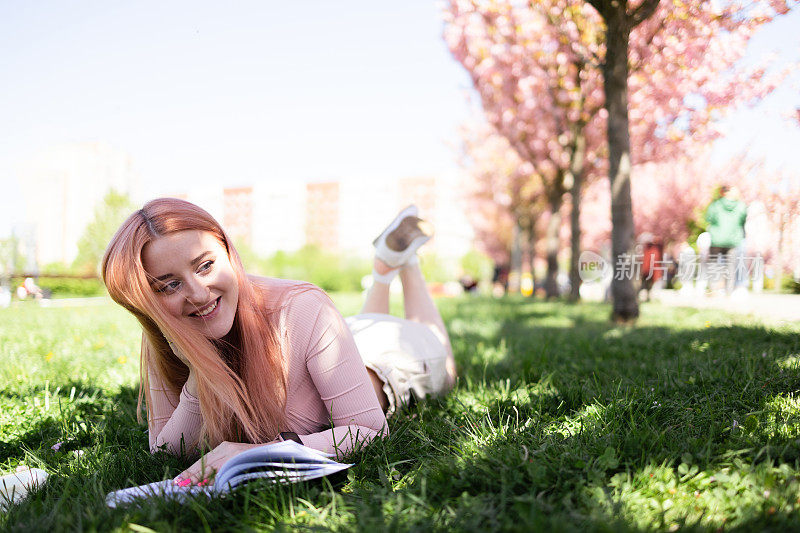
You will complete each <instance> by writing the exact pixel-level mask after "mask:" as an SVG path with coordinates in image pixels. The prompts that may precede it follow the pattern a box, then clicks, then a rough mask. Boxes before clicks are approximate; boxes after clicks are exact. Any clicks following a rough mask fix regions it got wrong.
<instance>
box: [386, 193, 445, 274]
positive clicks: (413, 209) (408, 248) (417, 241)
mask: <svg viewBox="0 0 800 533" xmlns="http://www.w3.org/2000/svg"><path fill="white" fill-rule="evenodd" d="M417 212H418V210H417V206H415V205H410V206H408V207H406V208H405V209H403V210H402V211H400V213H399V214H398V215H397V216H396V217H395V219H394V220H393V221H392V222H391V223H390V224H389V225H388V226H387V227H386V229H385V230H383V233H381V234H380V235H379V236H378V238H377V239H375V240H374V241H373V242H372V244H373V245H374V246H375V257H377V258H378V259H380V260H381V261H383V262H384V263H386V264H387V265H388V266H390V267H392V268H397V267H400V266H403V265H404V264H406V262H408V260H409V259H411V258H412V257H413V256H414V254H416V253H417V249H418V248H419V247H420V246H422V245H423V244H425V243H426V242H428V241H429V240H430V238H431V237H432V236H433V226H432V225H431V224H430V223H429V222H426V221H424V220H422V219H421V218H419V217H418V216H417Z"/></svg>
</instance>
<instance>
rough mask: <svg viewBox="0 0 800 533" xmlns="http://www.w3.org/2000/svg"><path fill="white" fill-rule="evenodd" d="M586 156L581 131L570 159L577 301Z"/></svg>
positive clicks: (572, 292) (572, 294)
mask: <svg viewBox="0 0 800 533" xmlns="http://www.w3.org/2000/svg"><path fill="white" fill-rule="evenodd" d="M585 158H586V136H585V135H584V133H583V131H580V132H578V133H577V134H576V136H575V150H574V151H573V153H572V160H571V161H570V175H571V177H572V187H571V195H572V212H571V213H570V217H569V222H570V234H571V235H570V239H571V241H572V242H571V246H572V248H571V250H570V259H569V285H570V289H569V299H570V301H571V302H577V301H578V300H580V298H581V294H580V289H581V277H580V270H579V265H578V258H579V257H580V253H581V194H582V193H583V191H582V190H581V189H582V188H583V166H584V160H585Z"/></svg>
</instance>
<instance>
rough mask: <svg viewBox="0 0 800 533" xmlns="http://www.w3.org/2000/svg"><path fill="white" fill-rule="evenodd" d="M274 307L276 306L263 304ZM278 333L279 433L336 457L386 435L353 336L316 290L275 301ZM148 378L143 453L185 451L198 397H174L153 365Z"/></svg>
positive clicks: (271, 282)
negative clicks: (283, 374) (282, 361)
mask: <svg viewBox="0 0 800 533" xmlns="http://www.w3.org/2000/svg"><path fill="white" fill-rule="evenodd" d="M254 281H256V283H257V284H258V285H259V286H261V287H262V288H263V289H264V290H265V291H266V294H267V295H268V298H269V296H270V295H275V294H285V293H286V290H287V289H289V288H291V287H292V286H293V285H296V284H297V282H293V281H288V280H279V279H274V278H254ZM276 303H277V304H278V305H280V302H270V305H275V304H276ZM276 307H277V305H276ZM279 331H280V333H281V342H282V345H283V353H284V357H286V358H287V360H288V361H287V362H288V365H287V368H288V374H287V394H286V411H285V412H286V421H287V427H286V428H283V430H284V431H294V432H295V433H297V434H298V435H300V439H301V440H302V441H303V444H305V445H306V446H308V447H310V448H315V449H317V450H321V451H323V452H328V453H337V451H338V452H339V453H340V454H342V453H347V452H349V451H350V450H351V449H353V447H354V446H355V445H356V443H357V442H360V441H370V440H372V438H373V437H374V436H375V435H377V434H379V433H381V432H386V431H387V429H386V417H385V415H384V413H383V410H382V409H381V407H380V404H379V403H378V399H377V397H376V396H375V391H374V388H373V386H372V382H371V381H370V378H369V376H368V374H367V370H366V367H365V366H364V363H363V361H362V360H361V356H360V354H359V353H358V349H357V348H356V345H355V342H354V341H353V335H352V334H351V333H350V330H349V329H348V327H347V324H345V321H344V319H343V318H342V315H341V314H340V313H339V311H338V310H337V309H336V307H334V305H333V302H331V300H330V298H328V296H327V295H326V294H325V293H324V292H323V291H322V290H321V289H319V288H316V287H314V288H312V289H311V290H306V291H304V292H294V293H290V294H289V296H288V297H286V301H284V302H283V308H282V311H281V314H280V320H279ZM148 376H149V379H150V399H151V402H152V403H153V415H154V416H153V417H152V420H150V421H149V427H150V449H151V451H155V449H156V448H158V447H159V446H161V445H163V444H165V443H166V444H167V445H168V446H167V447H168V449H170V450H172V451H177V450H179V449H180V441H181V436H183V438H184V443H185V446H186V449H192V448H193V447H195V446H196V444H197V442H198V439H199V435H200V427H201V425H202V420H203V418H202V413H201V411H200V402H199V400H198V399H197V398H195V397H193V396H192V395H190V394H189V393H188V392H187V391H186V387H184V388H183V390H182V391H181V392H180V394H176V393H175V392H173V391H171V390H169V387H167V386H165V384H164V381H163V378H162V377H161V375H160V374H159V373H158V371H157V370H155V369H153V368H149V369H148Z"/></svg>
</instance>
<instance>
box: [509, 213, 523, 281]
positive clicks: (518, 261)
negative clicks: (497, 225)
mask: <svg viewBox="0 0 800 533" xmlns="http://www.w3.org/2000/svg"><path fill="white" fill-rule="evenodd" d="M521 275H522V228H520V224H519V220H515V221H514V227H513V228H512V230H511V265H510V267H509V272H508V293H509V294H519V282H520V277H521Z"/></svg>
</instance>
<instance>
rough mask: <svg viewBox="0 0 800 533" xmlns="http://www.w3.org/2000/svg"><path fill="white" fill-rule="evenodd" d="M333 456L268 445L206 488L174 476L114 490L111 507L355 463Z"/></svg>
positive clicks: (313, 474) (230, 465)
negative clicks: (182, 483) (181, 484)
mask: <svg viewBox="0 0 800 533" xmlns="http://www.w3.org/2000/svg"><path fill="white" fill-rule="evenodd" d="M330 457H331V456H330V455H328V454H325V453H322V452H320V451H317V450H314V449H311V448H307V447H306V446H303V445H302V444H298V443H296V442H294V441H285V442H278V443H275V444H265V445H264V446H259V447H258V448H252V449H250V450H247V451H244V452H242V453H240V454H238V455H236V456H235V457H232V458H231V459H229V460H228V462H226V463H225V464H224V465H222V468H220V469H219V472H217V475H216V476H215V478H214V482H213V483H212V484H210V485H207V486H204V487H198V486H196V485H192V486H188V487H178V486H177V485H175V483H174V482H173V480H172V479H167V480H164V481H157V482H155V483H149V484H147V485H140V486H138V487H130V488H127V489H120V490H116V491H114V492H111V493H109V494H108V496H106V504H107V505H108V506H109V507H117V506H118V505H123V504H127V503H131V502H134V501H135V500H137V499H140V498H153V497H160V498H172V499H177V500H178V501H184V500H185V499H186V498H187V497H188V496H189V495H194V494H207V495H213V494H225V493H227V492H230V491H231V490H233V489H234V488H236V487H237V486H238V485H240V484H242V483H245V482H247V481H250V480H252V479H264V478H266V479H270V480H272V481H274V482H276V483H295V482H298V481H305V480H308V479H315V478H319V477H323V476H327V475H330V474H333V473H336V472H339V471H341V470H345V469H347V468H350V467H351V466H353V465H350V464H342V463H337V462H336V461H333V460H332V459H330Z"/></svg>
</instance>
